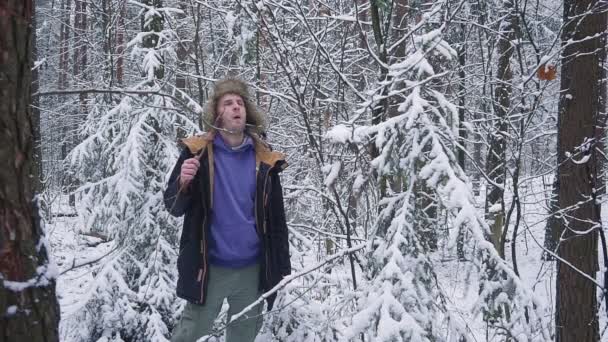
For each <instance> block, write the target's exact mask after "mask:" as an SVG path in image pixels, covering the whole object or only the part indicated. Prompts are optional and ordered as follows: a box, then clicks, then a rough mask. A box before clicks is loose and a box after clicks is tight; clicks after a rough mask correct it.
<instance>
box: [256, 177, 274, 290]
mask: <svg viewBox="0 0 608 342" xmlns="http://www.w3.org/2000/svg"><path fill="white" fill-rule="evenodd" d="M270 169H271V167H269V168H268V171H266V175H265V176H264V188H263V191H262V195H263V196H262V200H263V201H264V202H263V203H262V208H263V209H264V210H263V211H262V219H263V221H262V227H263V232H264V238H266V237H267V236H268V232H267V231H266V202H267V201H266V196H267V195H268V194H267V193H266V182H267V181H268V175H270ZM256 198H257V196H256ZM269 247H270V246H266V248H264V254H265V255H266V283H267V284H268V286H270V253H268V250H269V249H270V248H269Z"/></svg>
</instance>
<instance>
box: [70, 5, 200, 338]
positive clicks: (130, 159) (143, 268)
mask: <svg viewBox="0 0 608 342" xmlns="http://www.w3.org/2000/svg"><path fill="white" fill-rule="evenodd" d="M130 3H131V4H135V5H137V6H138V7H139V9H140V13H139V15H140V17H141V23H142V31H141V32H140V33H139V34H138V35H137V36H136V37H135V38H134V39H133V40H132V41H131V42H130V43H129V46H132V47H133V51H132V55H133V56H135V57H139V58H141V60H142V66H141V70H142V74H143V77H144V79H143V81H141V82H140V83H139V84H136V85H135V86H133V87H131V88H130V89H129V94H128V95H126V96H124V97H123V98H122V100H121V101H120V102H119V103H118V105H116V106H115V107H114V108H112V109H111V110H109V111H108V112H105V113H94V114H92V115H90V116H89V120H87V122H86V125H85V126H84V127H83V129H82V131H83V132H84V135H85V136H84V140H83V142H82V143H81V144H79V145H78V146H77V147H76V148H75V149H74V150H73V151H72V152H71V155H70V161H71V166H72V168H74V170H75V171H76V172H75V174H76V175H79V176H80V177H81V181H82V184H83V185H82V186H81V187H80V188H79V189H78V194H79V195H80V197H81V200H80V203H79V205H78V207H77V209H78V213H79V215H80V217H81V219H82V220H83V222H85V224H84V226H85V229H88V230H96V231H98V232H99V231H101V232H102V233H103V234H104V235H106V236H107V237H108V239H109V242H108V244H109V245H110V246H107V247H106V250H109V251H110V253H109V254H108V255H107V256H106V257H104V258H103V259H101V261H100V262H99V263H98V264H97V265H96V266H94V267H93V268H94V271H93V272H94V279H93V281H92V282H91V287H90V289H88V292H87V294H86V297H85V298H83V299H82V300H81V302H82V303H83V305H82V307H81V308H80V309H79V310H76V311H74V313H73V314H72V315H70V316H68V317H66V318H65V319H66V320H67V322H66V323H64V326H63V329H62V330H63V331H62V336H63V339H65V340H70V341H167V340H168V338H169V332H170V329H171V328H172V326H173V325H174V324H175V318H176V314H177V313H178V312H179V311H180V310H179V305H180V301H178V300H177V297H176V295H175V282H176V278H177V272H176V269H177V268H176V265H175V263H176V259H177V245H178V236H179V235H178V233H179V229H178V227H179V224H178V222H177V221H178V220H176V219H175V218H172V217H171V216H170V215H169V214H168V212H167V211H166V210H165V209H164V205H163V200H162V192H163V190H164V187H165V183H166V177H167V174H168V172H169V171H170V168H171V167H172V166H173V163H174V161H175V160H176V159H177V156H178V150H177V146H176V145H175V141H176V138H177V128H178V127H187V128H188V129H189V130H196V129H197V127H196V125H194V124H193V123H192V122H190V121H189V120H188V119H187V118H186V117H185V116H184V115H182V114H179V112H178V111H177V110H176V109H175V108H173V104H172V102H171V100H170V99H171V98H169V97H166V96H162V95H158V93H160V92H161V91H162V90H163V85H162V77H163V74H164V66H163V61H164V60H165V59H167V58H169V57H172V56H173V51H172V50H171V46H172V44H171V41H172V40H174V33H173V31H171V30H168V29H166V28H165V25H163V22H164V20H166V19H167V18H169V16H170V14H171V13H172V12H174V11H175V10H174V9H170V8H163V7H162V2H161V1H160V0H147V1H143V2H141V3H137V2H133V1H131V2H130Z"/></svg>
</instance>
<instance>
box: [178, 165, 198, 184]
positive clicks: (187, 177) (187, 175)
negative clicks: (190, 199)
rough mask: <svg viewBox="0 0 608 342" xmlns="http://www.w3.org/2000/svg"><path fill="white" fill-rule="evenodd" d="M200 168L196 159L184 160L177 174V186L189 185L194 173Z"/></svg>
mask: <svg viewBox="0 0 608 342" xmlns="http://www.w3.org/2000/svg"><path fill="white" fill-rule="evenodd" d="M200 166H201V164H200V162H199V161H198V159H196V158H190V159H186V160H184V163H183V164H182V170H181V173H180V174H179V184H180V185H181V186H182V187H185V186H188V184H190V182H191V181H192V178H194V175H196V172H197V171H198V168H199V167H200Z"/></svg>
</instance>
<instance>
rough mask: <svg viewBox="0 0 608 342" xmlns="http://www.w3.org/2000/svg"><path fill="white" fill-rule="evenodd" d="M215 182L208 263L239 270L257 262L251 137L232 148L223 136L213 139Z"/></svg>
mask: <svg viewBox="0 0 608 342" xmlns="http://www.w3.org/2000/svg"><path fill="white" fill-rule="evenodd" d="M213 154H214V161H213V165H214V169H215V172H214V180H213V210H212V215H211V236H210V237H211V238H210V240H209V243H210V244H209V257H210V258H209V261H210V262H211V263H212V264H214V265H217V266H223V267H231V268H239V267H246V266H250V265H252V264H255V263H256V262H258V256H259V254H260V239H259V237H258V235H257V232H256V224H255V213H254V203H255V177H256V172H255V150H254V146H253V141H252V139H251V137H249V136H246V137H245V141H244V142H243V144H242V145H240V146H238V147H235V148H232V147H230V146H229V145H227V144H226V143H225V142H224V139H222V136H221V135H220V134H216V136H215V138H214V140H213Z"/></svg>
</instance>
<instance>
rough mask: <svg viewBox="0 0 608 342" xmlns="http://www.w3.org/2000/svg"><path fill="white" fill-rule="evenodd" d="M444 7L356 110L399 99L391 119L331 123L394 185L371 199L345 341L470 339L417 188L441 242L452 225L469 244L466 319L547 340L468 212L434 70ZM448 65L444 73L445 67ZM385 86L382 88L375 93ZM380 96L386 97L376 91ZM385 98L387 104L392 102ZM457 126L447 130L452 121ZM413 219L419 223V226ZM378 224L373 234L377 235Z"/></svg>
mask: <svg viewBox="0 0 608 342" xmlns="http://www.w3.org/2000/svg"><path fill="white" fill-rule="evenodd" d="M448 6H450V2H448V1H436V2H433V3H432V6H429V9H428V10H427V11H426V12H425V13H423V14H422V15H421V16H420V21H419V22H417V23H416V24H415V25H412V26H411V29H410V30H411V32H412V38H413V44H411V45H409V46H408V47H407V53H406V55H405V57H404V58H402V59H397V60H395V62H394V63H393V64H391V65H389V66H388V68H389V70H388V77H387V79H386V80H382V81H381V82H380V84H379V85H378V86H377V87H376V89H377V90H376V91H375V92H373V93H372V94H371V98H372V99H371V100H369V101H368V102H366V103H363V108H374V106H375V105H377V104H378V103H379V102H380V101H381V100H382V99H383V97H384V96H387V97H389V98H390V101H389V102H390V103H399V108H398V114H397V115H394V116H391V117H389V118H386V119H385V120H384V121H382V122H380V123H378V124H375V125H374V124H373V125H356V124H355V122H351V123H348V124H341V125H338V126H336V127H335V128H334V129H333V130H332V131H330V132H329V133H328V137H329V138H330V139H331V140H332V141H334V142H336V143H349V144H357V145H359V146H366V145H368V144H370V143H372V144H375V146H376V147H377V148H378V150H379V155H378V157H377V158H375V159H374V160H373V161H372V167H373V168H374V169H375V170H376V171H377V173H378V177H379V179H380V181H383V180H389V181H390V180H391V179H392V180H395V179H398V181H399V182H400V184H399V186H389V187H388V188H387V195H386V196H384V197H383V198H381V199H380V202H379V204H380V206H381V212H380V215H379V218H378V220H377V228H376V234H375V237H374V238H373V240H372V242H371V245H370V248H369V250H370V252H369V255H368V258H367V260H368V263H367V271H368V272H367V274H366V276H367V279H369V280H368V281H367V283H364V284H362V286H361V291H359V293H358V296H357V297H358V299H357V304H358V312H357V313H355V314H354V315H353V317H352V321H351V324H352V327H351V328H350V331H349V332H348V333H347V334H346V335H345V338H346V339H347V340H354V339H356V338H357V337H359V336H361V335H362V336H364V337H365V341H378V342H380V341H447V340H450V341H451V340H464V341H467V340H472V338H473V333H472V332H471V326H468V324H467V323H464V324H463V323H459V322H462V319H459V317H457V316H456V315H455V314H454V312H455V311H456V310H454V309H455V308H454V307H453V303H451V302H450V299H449V298H447V296H446V295H445V293H444V292H443V288H444V287H445V286H444V285H445V284H441V281H440V279H439V278H438V277H437V275H436V274H435V271H434V270H435V269H436V267H435V265H434V263H433V257H432V256H433V255H432V253H431V251H430V249H429V248H428V241H425V238H426V235H427V234H425V233H426V232H427V231H426V230H424V229H420V228H421V225H422V224H428V222H430V221H429V220H428V219H429V217H428V215H426V214H425V213H423V211H424V208H422V207H421V206H419V205H417V203H416V202H417V197H418V196H420V193H419V189H421V188H425V189H426V190H425V191H428V192H429V194H430V196H428V198H427V201H431V202H432V203H427V205H428V204H432V205H434V206H436V208H437V209H436V210H438V211H440V212H441V213H442V214H443V215H446V216H447V217H448V221H447V222H448V229H449V231H450V243H451V245H453V246H455V241H456V236H457V233H458V231H459V229H460V228H461V227H464V229H467V230H468V231H469V232H470V235H471V236H472V237H473V238H472V239H471V240H470V241H467V243H468V244H473V245H475V246H476V248H477V250H478V251H479V252H478V253H476V254H475V259H474V262H473V264H474V265H475V266H476V267H475V269H476V271H477V273H478V274H479V282H478V283H475V284H480V286H481V291H479V296H478V299H477V301H476V303H475V304H474V306H473V307H472V308H470V309H471V310H472V314H473V315H474V317H476V318H477V319H479V320H481V318H480V317H481V313H482V312H485V311H495V310H500V309H501V308H504V307H507V308H508V309H509V313H510V315H502V316H500V317H498V318H497V321H496V322H495V327H496V329H495V332H497V334H494V335H493V336H489V337H490V339H491V340H500V341H504V340H505V339H510V340H515V341H547V340H549V339H550V337H549V333H548V328H547V327H548V324H547V322H546V321H544V319H543V315H544V314H545V313H544V312H543V311H542V308H541V306H540V305H539V303H538V302H537V301H536V299H535V298H534V297H533V295H532V292H531V291H529V290H528V289H527V288H526V287H525V286H524V285H523V284H522V283H521V282H520V280H519V279H518V277H517V276H516V275H515V274H514V272H513V271H512V269H511V268H510V266H509V265H508V264H507V263H506V262H505V261H504V260H503V259H501V258H500V257H499V255H498V253H497V252H496V249H495V248H494V247H493V245H492V243H490V242H489V241H488V240H487V237H488V232H489V228H488V225H487V223H486V222H485V221H484V220H483V219H482V218H481V217H480V213H479V212H478V210H477V209H476V208H475V206H474V199H473V196H472V193H471V186H470V183H469V180H468V179H467V177H466V175H464V173H463V172H462V170H461V168H460V167H459V165H458V161H457V157H456V154H455V145H456V141H457V135H456V134H455V132H454V128H453V127H458V124H457V120H458V111H457V108H456V107H455V106H454V105H453V104H452V103H451V102H450V100H449V99H448V97H447V96H446V95H444V94H445V93H446V89H445V82H444V81H445V80H446V79H447V78H448V77H449V76H450V74H449V73H448V72H445V71H443V69H442V66H445V65H446V64H447V63H451V61H453V60H454V58H455V57H456V52H455V51H454V50H453V49H452V48H451V47H450V46H449V44H448V43H447V42H446V41H445V40H444V39H443V35H444V33H445V31H446V30H447V28H448V26H447V24H446V22H447V21H446V20H445V16H446V13H448V11H447V7H448ZM447 69H448V68H446V70H447ZM384 87H388V92H383V88H384ZM383 94H386V95H383ZM393 101H394V102H393ZM454 123H456V124H454ZM421 218H422V222H421ZM380 228H381V229H380Z"/></svg>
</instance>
